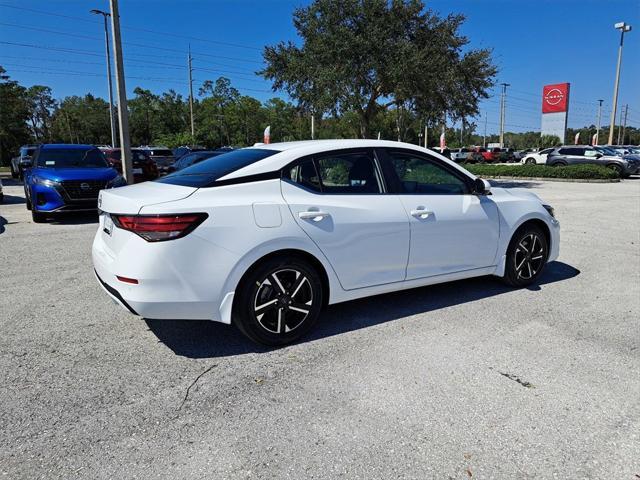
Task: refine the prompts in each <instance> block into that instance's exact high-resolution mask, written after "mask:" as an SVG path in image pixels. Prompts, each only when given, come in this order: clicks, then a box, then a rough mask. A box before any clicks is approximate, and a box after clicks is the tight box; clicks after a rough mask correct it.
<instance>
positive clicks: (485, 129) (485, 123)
mask: <svg viewBox="0 0 640 480" xmlns="http://www.w3.org/2000/svg"><path fill="white" fill-rule="evenodd" d="M482 148H487V112H484V135H483V136H482Z"/></svg>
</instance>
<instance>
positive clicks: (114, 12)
mask: <svg viewBox="0 0 640 480" xmlns="http://www.w3.org/2000/svg"><path fill="white" fill-rule="evenodd" d="M109 3H110V5H111V31H112V32H113V56H114V59H115V64H116V87H117V89H118V121H119V123H120V149H121V152H122V155H121V158H122V173H123V174H124V179H125V180H126V181H127V183H133V171H132V170H133V166H132V161H131V140H130V138H129V111H128V109H127V88H126V86H125V83H124V62H123V60H122V40H121V38H120V14H119V13H118V0H109Z"/></svg>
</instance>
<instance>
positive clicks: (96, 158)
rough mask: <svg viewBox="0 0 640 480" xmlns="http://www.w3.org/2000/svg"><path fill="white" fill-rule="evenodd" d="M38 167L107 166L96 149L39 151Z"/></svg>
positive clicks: (102, 156)
mask: <svg viewBox="0 0 640 480" xmlns="http://www.w3.org/2000/svg"><path fill="white" fill-rule="evenodd" d="M37 162H38V167H45V168H105V167H108V166H109V165H108V164H107V161H106V160H105V158H104V155H103V154H102V152H101V151H100V150H98V149H97V148H92V149H87V150H82V149H80V148H68V149H67V148H52V149H41V150H40V152H39V153H38V160H37Z"/></svg>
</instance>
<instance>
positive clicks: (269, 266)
mask: <svg viewBox="0 0 640 480" xmlns="http://www.w3.org/2000/svg"><path fill="white" fill-rule="evenodd" d="M322 301H323V291H322V282H321V281H320V276H319V275H318V272H317V271H316V270H315V269H314V268H313V267H312V266H311V265H309V264H308V262H306V261H305V260H303V259H301V258H297V257H277V258H272V259H269V260H266V261H265V262H263V263H262V264H260V265H259V266H258V267H257V268H254V269H253V270H251V271H250V272H249V273H248V274H246V275H245V278H244V279H243V280H242V282H241V284H240V286H239V288H238V291H237V295H236V299H235V301H234V308H233V316H234V318H233V322H234V323H235V325H236V326H237V327H238V329H239V330H240V331H241V332H242V333H244V334H245V335H246V336H247V337H249V338H250V339H251V340H253V341H254V342H257V343H262V344H264V345H270V346H277V345H285V344H287V343H291V342H294V341H295V340H297V339H298V338H300V337H301V336H303V335H304V334H305V333H307V332H308V331H309V330H310V329H311V327H313V325H314V324H315V323H316V321H317V320H318V316H319V315H320V310H321V308H322Z"/></svg>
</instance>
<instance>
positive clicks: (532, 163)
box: [524, 158, 536, 165]
mask: <svg viewBox="0 0 640 480" xmlns="http://www.w3.org/2000/svg"><path fill="white" fill-rule="evenodd" d="M524 163H525V164H527V165H535V164H536V161H535V160H534V159H533V158H527V159H526V160H525V161H524Z"/></svg>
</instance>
